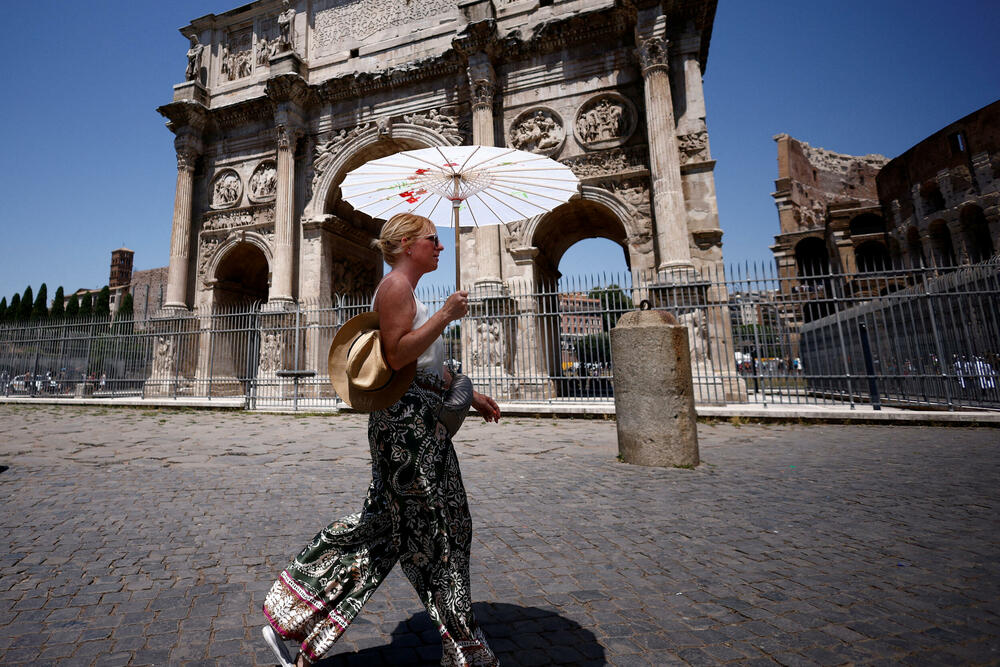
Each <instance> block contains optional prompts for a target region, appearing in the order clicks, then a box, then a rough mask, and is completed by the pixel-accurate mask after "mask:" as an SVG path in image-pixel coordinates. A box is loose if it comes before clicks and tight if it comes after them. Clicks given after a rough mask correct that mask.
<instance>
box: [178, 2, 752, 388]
mask: <svg viewBox="0 0 1000 667" xmlns="http://www.w3.org/2000/svg"><path fill="white" fill-rule="evenodd" d="M715 11H716V1H715V0H664V1H663V2H648V1H641V0H422V1H421V2H413V1H411V0H379V1H378V2H376V1H375V0H308V1H307V0H296V1H295V2H288V1H285V2H278V1H277V0H258V1H257V2H252V3H250V4H247V5H244V6H242V7H240V8H238V9H234V10H232V11H230V12H226V13H224V14H221V15H214V14H210V15H208V16H203V17H201V18H198V19H195V20H194V21H192V22H191V23H190V24H189V25H188V26H186V27H184V28H182V29H181V33H182V34H183V35H184V36H185V37H187V38H188V39H189V41H190V47H189V49H188V52H187V58H188V63H187V68H186V80H185V81H184V82H183V83H180V84H177V85H175V86H174V96H173V101H172V102H171V103H170V104H166V105H164V106H162V107H160V108H159V111H160V113H161V114H162V115H163V116H165V117H166V118H167V119H168V123H167V125H168V127H169V128H170V130H171V131H172V132H173V133H174V135H175V142H174V143H175V148H176V153H177V188H176V197H175V202H174V214H173V233H172V236H171V247H170V266H169V271H168V284H167V294H166V299H165V304H164V309H165V311H167V313H172V314H174V315H176V314H180V313H185V312H189V311H191V310H192V309H196V311H197V312H218V311H220V309H225V308H227V307H230V306H232V305H235V304H239V303H251V302H256V303H262V304H263V305H262V307H261V317H262V318H267V317H272V318H280V317H282V316H283V315H282V314H283V313H287V312H288V311H289V310H290V309H291V308H293V307H294V305H295V304H297V303H308V304H313V305H318V306H320V307H322V306H323V305H326V306H329V305H330V304H332V303H334V300H335V298H336V296H337V295H344V294H358V295H364V294H366V293H370V292H371V290H372V289H373V288H374V286H375V285H376V284H377V282H378V280H379V279H380V277H381V275H382V262H381V258H380V256H379V255H378V254H377V253H376V252H375V251H373V250H372V248H371V241H372V239H373V238H375V237H376V236H377V235H378V232H379V228H380V227H379V226H380V224H381V223H380V221H376V220H373V219H371V218H369V217H368V216H366V215H364V214H359V213H356V212H355V211H354V210H353V209H352V208H351V207H350V206H349V205H347V204H345V203H344V202H342V201H341V199H340V192H339V184H340V183H341V181H342V180H343V179H344V177H345V175H346V174H347V173H348V172H349V171H351V170H352V169H354V168H355V167H357V166H359V165H361V164H363V163H364V162H367V161H368V160H371V159H374V158H378V157H382V156H386V155H389V154H392V153H395V152H398V151H401V150H408V149H414V148H423V147H429V146H444V145H457V144H481V145H489V146H511V147H513V148H518V149H521V150H526V151H533V152H536V153H540V154H544V155H547V156H550V157H552V158H553V159H556V160H559V161H561V162H563V163H564V164H567V165H569V166H570V167H571V168H572V170H573V171H574V172H575V173H576V174H577V175H578V176H579V178H580V180H581V184H582V185H581V188H580V193H579V196H578V197H574V198H573V199H572V200H570V201H569V202H568V203H566V204H564V205H563V206H560V207H559V208H557V209H556V210H555V211H552V212H551V213H548V214H546V215H543V216H539V217H537V218H533V219H530V220H524V221H522V222H518V223H512V224H510V225H507V226H505V227H504V226H502V227H486V228H482V229H476V228H463V229H461V243H460V248H459V249H458V251H459V252H461V256H462V263H461V265H462V270H463V276H462V281H463V285H464V286H466V287H468V288H469V289H471V290H472V291H473V294H474V296H475V295H478V296H479V297H481V298H480V299H478V300H477V303H480V304H483V305H482V306H480V307H481V308H484V309H487V310H489V311H490V312H495V313H497V314H498V315H499V314H503V315H504V316H505V317H507V318H508V319H510V318H513V321H518V320H519V318H520V317H521V316H522V315H523V316H525V317H527V316H530V315H534V314H536V313H537V312H538V311H539V309H540V305H539V303H538V302H537V299H533V298H522V297H517V298H514V296H512V295H524V294H532V293H533V290H534V287H535V286H538V285H543V284H552V283H554V281H555V280H556V279H557V278H558V276H559V273H558V270H557V267H558V265H559V261H560V259H561V257H562V255H563V254H564V253H565V252H566V250H567V249H568V248H569V247H570V246H571V245H572V244H573V243H576V242H577V241H579V240H582V239H586V238H595V237H600V238H606V239H610V240H611V241H613V242H615V243H617V244H618V245H619V246H621V247H622V249H623V251H624V255H625V258H626V262H627V264H628V266H629V268H630V269H631V271H632V272H633V273H634V274H635V275H640V274H641V275H643V276H647V277H648V278H646V280H647V281H649V282H650V284H652V283H656V284H659V285H661V286H663V287H664V291H663V292H662V293H664V294H668V293H670V286H671V285H677V284H683V285H686V286H687V287H685V289H688V290H693V292H696V293H697V294H698V297H697V298H698V299H699V300H700V303H702V304H705V303H708V304H711V303H725V301H726V294H725V293H716V292H715V291H714V290H715V289H717V288H713V287H711V286H709V285H708V283H707V282H703V281H701V280H700V278H699V276H701V275H714V274H715V272H716V270H717V269H718V268H719V267H720V266H721V262H722V250H721V246H722V231H721V229H719V224H718V212H717V206H716V199H715V184H714V177H713V169H714V164H715V163H714V161H713V160H712V158H711V152H710V149H709V141H708V132H707V128H706V124H705V101H704V96H703V93H702V74H703V71H704V69H705V64H706V61H707V56H708V49H709V42H710V37H711V31H712V23H713V20H714V16H715ZM720 273H721V272H720ZM717 310H719V311H720V312H722V311H724V309H721V308H720V309H717ZM484 312H485V311H484ZM192 319H196V318H192ZM709 319H710V320H712V318H711V317H709ZM525 321H526V322H527V320H525ZM538 321H539V320H538V319H537V318H536V319H534V320H532V322H535V323H536V324H525V325H524V327H522V330H520V332H517V333H515V332H513V331H512V329H513V327H510V326H505V327H504V331H505V332H506V333H505V336H506V337H507V339H506V340H505V341H504V344H505V346H507V348H508V349H510V350H511V352H510V353H508V354H507V356H512V355H521V356H523V357H524V358H528V357H531V358H537V359H540V361H539V362H537V363H538V364H540V365H541V366H545V365H546V364H549V365H551V363H552V361H551V359H549V357H551V356H552V355H549V354H541V355H538V354H535V353H532V354H529V353H528V352H529V349H528V348H532V349H538V348H541V349H543V350H547V349H549V348H551V346H552V345H553V344H554V345H555V346H556V348H558V340H555V341H552V340H551V335H549V334H544V333H541V329H544V327H539V325H538V324H537V322H538ZM192 326H197V325H196V324H193V325H192ZM728 326H729V325H728V322H727V321H725V320H724V318H722V317H721V316H720V317H719V318H717V319H716V320H713V321H710V322H708V328H707V330H708V332H709V333H708V334H707V336H708V337H709V338H711V339H712V341H713V342H712V345H711V346H710V347H711V349H715V350H722V352H721V353H718V354H719V356H721V357H724V358H723V359H720V360H719V361H720V362H721V363H725V364H731V363H732V355H731V354H730V353H729V352H727V350H728V349H729V348H728V347H727V346H726V342H727V340H728ZM202 328H203V329H204V328H205V326H204V325H202ZM463 335H464V334H463ZM262 338H265V339H263V340H262V341H261V344H260V346H259V349H260V359H259V361H258V368H259V370H260V372H262V373H266V372H273V371H275V370H277V369H281V368H289V367H291V365H292V364H293V363H296V362H295V361H293V359H292V357H291V356H290V355H289V353H288V352H287V351H286V350H288V349H291V347H293V346H292V344H291V343H292V342H291V341H288V340H287V339H281V340H278V341H275V340H274V339H273V338H272V339H266V337H262ZM328 345H329V340H328V339H327V338H326V337H325V336H321V335H319V334H310V335H306V336H304V337H303V339H302V340H301V341H295V346H294V347H295V348H296V353H295V354H296V357H295V358H296V360H298V361H297V363H298V365H299V366H300V367H301V366H304V367H306V368H313V369H319V370H320V373H321V374H322V372H323V371H322V369H324V368H325V356H326V351H327V347H328ZM466 347H467V348H471V347H473V346H472V345H468V346H466ZM300 349H301V356H300V353H299V351H298V350H300ZM275 355H277V356H275ZM198 356H199V359H197V360H195V359H191V360H189V361H188V362H187V367H186V370H183V371H182V372H183V373H186V374H200V373H205V372H207V373H213V372H214V373H218V372H219V371H218V368H216V369H215V370H214V371H213V370H212V368H211V366H212V364H216V366H217V361H218V360H215V361H210V360H208V359H207V358H203V357H205V356H207V353H199V355H198ZM556 357H558V355H556ZM251 361H252V360H251ZM245 363H247V360H237V361H233V362H232V364H230V365H231V366H232V368H230V369H229V370H228V371H226V372H228V373H231V374H232V375H233V376H234V377H235V376H240V375H241V372H242V371H241V369H240V368H239V366H240V365H241V364H245ZM508 370H509V369H508ZM535 370H537V371H538V373H537V375H539V376H544V375H546V373H547V371H546V369H544V368H538V369H535ZM550 374H551V373H550ZM532 375H535V373H532ZM507 379H508V380H510V382H508V383H507V384H506V389H504V390H502V391H501V392H500V393H501V394H502V395H507V396H510V397H516V396H525V395H528V394H529V393H532V392H535V394H536V395H539V396H543V395H544V394H545V391H546V390H545V388H544V387H536V388H535V390H532V389H530V388H528V387H527V385H526V383H525V382H517V381H516V378H507ZM543 384H544V383H543Z"/></svg>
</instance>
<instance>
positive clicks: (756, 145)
mask: <svg viewBox="0 0 1000 667" xmlns="http://www.w3.org/2000/svg"><path fill="white" fill-rule="evenodd" d="M240 4H241V3H238V2H220V1H217V0H203V1H201V2H195V1H194V0H171V1H170V2H149V1H147V0H131V1H127V2H126V1H125V0H103V1H102V2H98V3H79V2H71V1H70V0H63V1H60V2H55V1H52V0H38V1H36V2H31V3H9V4H8V5H7V6H5V18H6V19H7V21H8V25H9V26H11V29H10V30H8V36H7V40H8V42H7V49H6V50H5V52H6V53H7V63H6V66H5V71H4V77H3V82H4V90H5V96H4V97H5V100H4V101H5V103H4V105H3V120H4V122H3V123H2V124H0V139H2V145H3V146H4V151H3V154H2V157H0V196H2V200H0V228H2V231H3V236H2V238H3V241H2V244H3V245H2V247H3V252H2V259H0V296H5V297H7V299H8V301H9V300H10V297H11V296H12V295H13V294H14V293H15V292H17V293H20V292H22V291H23V290H24V288H25V287H26V286H27V285H29V284H30V285H31V286H32V288H33V289H34V290H35V291H36V292H37V290H38V286H39V285H40V284H41V283H42V282H45V283H47V285H48V288H49V295H50V296H51V295H52V293H53V292H54V291H55V289H56V287H57V286H59V285H63V286H64V287H65V289H66V291H67V292H69V291H72V290H73V289H76V288H78V287H100V286H102V285H104V284H105V283H106V282H107V279H108V265H109V262H110V251H111V250H112V249H114V248H117V247H119V246H121V245H122V244H124V245H126V246H127V247H129V248H131V249H133V250H135V252H136V256H135V266H136V269H147V268H154V267H157V266H165V265H166V264H167V262H168V256H169V244H170V224H171V216H172V209H173V197H174V182H175V178H176V161H175V157H174V149H173V141H172V140H173V137H172V135H171V134H170V132H169V131H168V130H167V129H166V128H165V127H164V119H163V118H162V117H160V115H159V114H157V113H156V107H157V106H159V105H161V104H164V103H167V102H169V101H170V99H171V93H172V88H171V87H172V85H173V84H175V83H178V82H180V81H181V80H183V78H184V67H185V62H186V61H185V52H186V50H187V41H186V40H185V39H184V38H183V37H182V36H181V35H180V34H179V33H178V32H177V29H178V28H180V27H181V26H184V25H186V24H187V23H188V22H189V21H190V20H191V19H193V18H196V17H198V16H202V15H204V14H208V13H222V12H225V11H227V10H229V9H233V8H235V7H236V6H238V5H240ZM40 19H42V20H43V21H44V23H40V22H39V20H40ZM998 25H1000V2H996V1H995V0H952V1H951V2H947V3H943V2H940V1H939V0H934V1H931V0H864V1H862V0H809V1H803V0H766V1H765V0H720V2H719V9H718V13H717V15H716V21H715V29H714V32H713V37H712V46H711V52H710V54H709V61H708V69H707V72H706V75H705V95H706V100H707V112H708V129H709V133H710V137H711V145H712V152H713V157H714V158H715V159H716V160H717V161H718V163H717V166H716V171H715V177H716V187H717V190H718V201H719V215H720V223H721V226H722V228H723V230H724V231H725V237H724V239H723V252H724V254H725V259H726V262H727V263H734V262H738V263H743V262H745V261H751V262H752V261H758V262H771V256H770V251H769V250H768V246H769V245H770V244H771V243H772V242H773V236H774V234H775V233H776V231H777V227H778V217H777V213H776V211H775V208H774V204H773V200H772V199H771V197H770V193H771V192H772V190H773V185H774V183H773V182H774V179H775V177H776V175H777V165H776V152H775V144H774V142H773V141H772V139H771V138H772V136H773V135H775V134H778V133H780V132H787V133H789V134H791V135H792V136H794V137H796V138H799V139H802V140H804V141H807V142H809V143H810V144H812V145H814V146H821V147H823V148H827V149H830V150H834V151H838V152H842V153H853V154H865V153H881V154H883V155H886V156H887V157H894V156H896V155H898V154H900V153H902V152H903V151H905V150H906V149H907V148H909V147H910V146H912V145H913V144H915V143H917V142H919V141H920V140H921V139H923V138H924V137H926V136H928V135H929V134H932V133H933V132H935V131H936V130H938V129H939V128H941V127H942V126H944V125H947V124H948V123H950V122H952V121H954V120H957V119H958V118H961V117H962V116H964V115H966V114H968V113H971V112H972V111H975V110H976V109H978V108H980V107H982V106H985V105H986V104H988V103H990V102H992V101H994V100H996V99H998V98H1000V67H998V66H997V62H998V56H997V54H998V52H1000V35H998V33H997V26H998ZM447 231H449V230H442V232H443V233H444V234H445V235H447ZM450 255H451V249H450V248H449V249H448V251H447V259H446V261H444V262H442V265H441V268H440V269H439V273H440V274H441V275H440V276H436V278H440V280H436V281H434V282H438V283H440V284H447V283H448V282H449V279H448V278H447V276H452V275H454V269H453V264H451V263H450V261H451V257H450ZM624 268H625V263H624V257H623V255H622V253H621V251H620V250H619V249H618V248H617V247H616V246H614V245H612V244H611V243H610V242H607V241H585V242H582V243H579V244H577V245H576V246H574V247H573V248H571V249H570V250H569V252H568V253H567V254H566V256H565V257H564V259H563V261H562V263H561V265H560V270H561V271H562V272H563V274H565V275H575V274H581V273H587V272H591V271H612V272H614V271H621V270H623V269H624ZM425 280H426V279H425Z"/></svg>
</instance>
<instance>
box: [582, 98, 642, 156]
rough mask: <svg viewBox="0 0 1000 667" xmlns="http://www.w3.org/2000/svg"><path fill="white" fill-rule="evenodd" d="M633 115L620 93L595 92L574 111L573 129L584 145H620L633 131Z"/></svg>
mask: <svg viewBox="0 0 1000 667" xmlns="http://www.w3.org/2000/svg"><path fill="white" fill-rule="evenodd" d="M637 118H638V116H637V114H636V110H635V107H634V106H633V105H632V103H631V102H630V101H628V100H627V99H625V98H624V97H622V96H621V95H618V94H616V93H609V94H605V95H598V96H597V97H592V98H591V99H589V100H587V101H586V102H584V103H583V105H582V106H581V107H580V109H579V110H578V111H577V112H576V123H575V124H574V128H573V131H574V132H575V134H576V138H577V141H579V142H580V145H581V146H583V147H584V148H589V149H602V148H611V147H612V146H621V145H622V144H624V143H625V142H626V141H627V140H628V138H629V137H631V136H632V133H633V132H635V128H636V119H637Z"/></svg>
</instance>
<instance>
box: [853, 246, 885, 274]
mask: <svg viewBox="0 0 1000 667" xmlns="http://www.w3.org/2000/svg"><path fill="white" fill-rule="evenodd" d="M854 261H855V263H856V264H857V267H858V272H859V273H872V272H874V271H885V270H886V269H888V268H889V267H890V260H889V249H888V248H886V247H885V244H884V243H882V242H881V241H865V242H864V243H862V244H861V245H859V246H858V247H856V248H855V249H854Z"/></svg>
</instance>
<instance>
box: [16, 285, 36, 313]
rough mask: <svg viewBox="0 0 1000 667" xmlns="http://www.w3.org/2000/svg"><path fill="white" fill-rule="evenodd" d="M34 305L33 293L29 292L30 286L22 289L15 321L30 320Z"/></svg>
mask: <svg viewBox="0 0 1000 667" xmlns="http://www.w3.org/2000/svg"><path fill="white" fill-rule="evenodd" d="M34 305H35V293H34V292H32V291H31V285H28V286H27V287H25V288H24V294H22V295H21V308H20V310H19V311H18V313H17V319H19V320H22V321H25V322H26V321H28V320H29V319H30V318H31V309H32V308H33V307H34Z"/></svg>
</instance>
